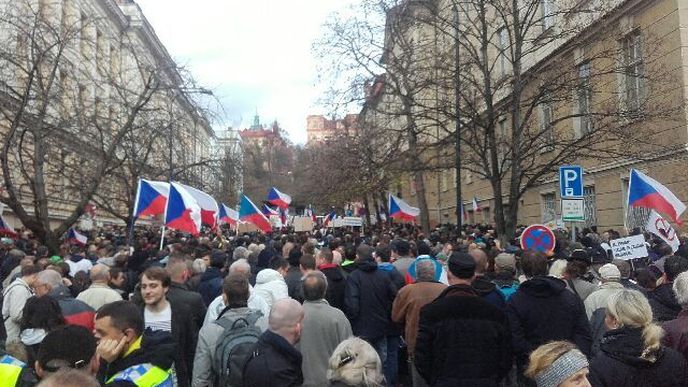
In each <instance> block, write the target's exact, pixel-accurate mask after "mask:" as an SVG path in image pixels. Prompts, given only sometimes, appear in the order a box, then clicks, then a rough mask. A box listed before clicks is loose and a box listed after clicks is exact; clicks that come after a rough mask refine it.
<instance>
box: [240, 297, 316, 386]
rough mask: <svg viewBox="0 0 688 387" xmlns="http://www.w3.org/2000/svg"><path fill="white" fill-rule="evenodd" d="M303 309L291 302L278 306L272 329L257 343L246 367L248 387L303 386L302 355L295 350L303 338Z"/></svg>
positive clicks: (273, 312) (272, 316) (271, 320)
mask: <svg viewBox="0 0 688 387" xmlns="http://www.w3.org/2000/svg"><path fill="white" fill-rule="evenodd" d="M303 316H304V311H303V306H302V305H301V304H300V303H299V302H298V301H296V300H294V299H292V298H283V299H281V300H278V301H276V302H275V304H274V305H273V306H272V309H271V310H270V317H269V325H270V327H269V329H268V330H267V331H265V332H264V333H263V334H262V335H261V336H260V339H258V342H257V343H256V346H255V348H254V350H253V354H252V355H251V357H250V358H249V360H248V361H247V362H246V365H245V366H244V375H243V380H244V386H245V387H272V386H280V387H292V386H293V387H296V386H301V385H302V384H303V373H302V371H301V362H302V357H301V353H300V352H299V351H298V350H297V349H296V348H295V347H294V345H295V344H296V343H298V342H299V339H300V338H301V323H302V322H303Z"/></svg>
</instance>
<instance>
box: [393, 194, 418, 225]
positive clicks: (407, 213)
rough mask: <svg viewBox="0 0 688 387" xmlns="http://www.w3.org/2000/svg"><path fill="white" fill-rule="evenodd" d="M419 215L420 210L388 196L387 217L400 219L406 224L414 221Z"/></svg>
mask: <svg viewBox="0 0 688 387" xmlns="http://www.w3.org/2000/svg"><path fill="white" fill-rule="evenodd" d="M418 215H420V209H419V208H417V207H411V206H410V205H409V204H408V203H406V202H405V201H403V200H401V199H399V198H398V197H396V196H394V195H392V194H389V217H390V218H394V219H401V220H405V221H408V222H411V221H414V220H416V217H417V216H418Z"/></svg>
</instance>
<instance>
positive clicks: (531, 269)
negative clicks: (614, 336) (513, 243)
mask: <svg viewBox="0 0 688 387" xmlns="http://www.w3.org/2000/svg"><path fill="white" fill-rule="evenodd" d="M521 265H522V267H523V272H524V274H525V276H526V277H527V278H528V280H527V281H526V282H524V283H523V284H521V286H520V287H519V288H518V290H517V291H516V293H514V295H513V296H512V297H511V299H510V300H509V302H508V304H507V317H508V319H509V325H510V327H511V342H512V345H513V349H514V354H515V356H516V365H517V367H518V370H519V382H520V383H521V384H522V385H526V386H535V383H534V382H533V381H531V380H530V379H527V378H526V377H524V376H523V371H524V370H525V367H526V366H527V365H528V355H529V354H530V353H531V352H532V351H533V350H534V349H535V348H537V347H539V346H540V345H542V344H545V343H548V342H550V341H555V340H568V341H571V342H572V343H574V344H576V346H577V347H578V348H579V349H580V350H581V351H582V352H583V353H584V354H585V355H586V356H588V355H589V354H590V346H591V341H592V340H591V333H590V323H589V322H588V318H587V316H586V314H585V307H584V306H583V302H582V301H581V299H580V298H578V297H577V296H576V295H575V294H573V293H572V292H571V291H569V290H567V289H566V283H565V282H564V281H562V280H560V279H557V278H554V277H549V276H547V258H546V257H545V255H544V254H542V253H540V252H536V251H526V252H525V253H524V254H523V258H522V261H521Z"/></svg>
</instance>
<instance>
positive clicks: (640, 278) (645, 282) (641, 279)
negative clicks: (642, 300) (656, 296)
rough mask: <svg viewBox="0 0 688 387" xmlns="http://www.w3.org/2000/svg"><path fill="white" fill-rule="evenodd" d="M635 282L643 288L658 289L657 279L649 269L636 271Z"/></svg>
mask: <svg viewBox="0 0 688 387" xmlns="http://www.w3.org/2000/svg"><path fill="white" fill-rule="evenodd" d="M635 280H636V282H638V285H640V286H641V287H642V288H644V289H647V290H652V289H654V288H656V287H657V277H656V276H655V275H654V273H652V272H651V271H650V270H648V269H638V270H636V271H635Z"/></svg>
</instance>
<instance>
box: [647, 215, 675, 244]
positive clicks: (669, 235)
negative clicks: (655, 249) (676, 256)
mask: <svg viewBox="0 0 688 387" xmlns="http://www.w3.org/2000/svg"><path fill="white" fill-rule="evenodd" d="M645 230H647V231H649V232H651V233H653V234H655V235H657V236H658V237H660V238H662V240H663V241H664V242H666V244H668V245H669V246H671V250H672V251H673V252H674V253H675V252H676V251H678V247H679V244H680V243H679V240H678V235H676V231H675V230H674V228H673V227H671V224H669V222H668V221H667V220H666V219H664V218H662V216H661V215H659V214H658V213H657V212H656V211H655V210H651V211H650V217H649V218H648V219H647V223H645Z"/></svg>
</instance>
